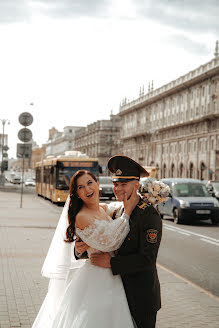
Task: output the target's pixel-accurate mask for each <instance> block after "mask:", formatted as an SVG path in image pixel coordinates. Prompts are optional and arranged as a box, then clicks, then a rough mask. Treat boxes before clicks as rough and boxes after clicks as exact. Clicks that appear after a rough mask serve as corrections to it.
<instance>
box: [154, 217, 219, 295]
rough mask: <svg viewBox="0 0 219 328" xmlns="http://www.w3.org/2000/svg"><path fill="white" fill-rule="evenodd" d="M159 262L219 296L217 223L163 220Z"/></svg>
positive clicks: (218, 236)
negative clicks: (178, 222) (184, 222)
mask: <svg viewBox="0 0 219 328" xmlns="http://www.w3.org/2000/svg"><path fill="white" fill-rule="evenodd" d="M158 263H160V264H161V265H163V266H164V267H166V268H168V269H169V270H171V271H174V272H176V273H177V274H179V275H180V276H182V277H184V278H186V279H188V280H189V281H191V282H193V283H195V284H196V285H198V286H200V287H202V288H203V289H205V290H207V291H209V292H211V293H212V294H214V295H216V296H219V226H212V225H211V224H210V222H209V223H208V222H207V223H196V225H176V224H174V223H173V222H171V221H169V220H168V221H167V220H164V221H163V238H162V242H161V246H160V250H159V256H158Z"/></svg>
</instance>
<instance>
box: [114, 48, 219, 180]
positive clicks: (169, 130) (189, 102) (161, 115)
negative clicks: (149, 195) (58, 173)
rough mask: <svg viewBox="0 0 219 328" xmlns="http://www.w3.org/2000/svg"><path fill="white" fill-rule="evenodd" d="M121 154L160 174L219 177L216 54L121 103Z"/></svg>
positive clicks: (218, 57)
mask: <svg viewBox="0 0 219 328" xmlns="http://www.w3.org/2000/svg"><path fill="white" fill-rule="evenodd" d="M119 115H120V117H121V135H120V138H121V144H122V145H123V149H122V151H123V154H124V155H127V156H130V157H132V158H134V159H135V160H136V161H138V162H139V163H141V164H142V165H143V166H156V167H157V168H158V177H159V178H164V177H188V178H198V179H202V180H205V179H206V180H212V179H213V180H219V52H218V42H217V45H216V51H215V58H214V59H212V60H211V61H210V62H208V63H206V64H204V65H202V66H200V67H198V68H197V69H194V70H193V71H190V72H189V73H187V74H186V75H184V76H181V77H179V78H178V79H177V80H175V81H172V82H170V83H168V84H167V85H164V86H162V87H161V88H159V89H156V90H152V91H150V90H149V92H148V93H147V94H143V93H141V95H140V97H139V98H138V99H135V100H133V101H131V102H129V103H127V102H126V101H124V102H123V104H122V105H121V106H120V113H119Z"/></svg>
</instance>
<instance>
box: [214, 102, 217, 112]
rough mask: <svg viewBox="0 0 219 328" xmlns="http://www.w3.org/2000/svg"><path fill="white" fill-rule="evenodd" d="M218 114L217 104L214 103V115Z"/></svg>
mask: <svg viewBox="0 0 219 328" xmlns="http://www.w3.org/2000/svg"><path fill="white" fill-rule="evenodd" d="M216 112H217V102H216V101H214V113H216Z"/></svg>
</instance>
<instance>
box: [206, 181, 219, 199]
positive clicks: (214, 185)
mask: <svg viewBox="0 0 219 328" xmlns="http://www.w3.org/2000/svg"><path fill="white" fill-rule="evenodd" d="M206 186H207V189H208V191H209V193H210V194H211V195H212V196H213V197H216V198H217V199H218V200H219V181H208V182H207V184H206Z"/></svg>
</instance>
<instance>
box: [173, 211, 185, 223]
mask: <svg viewBox="0 0 219 328" xmlns="http://www.w3.org/2000/svg"><path fill="white" fill-rule="evenodd" d="M173 221H174V222H175V223H176V224H181V223H183V221H182V219H181V217H180V215H179V211H178V209H177V208H174V210H173Z"/></svg>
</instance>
